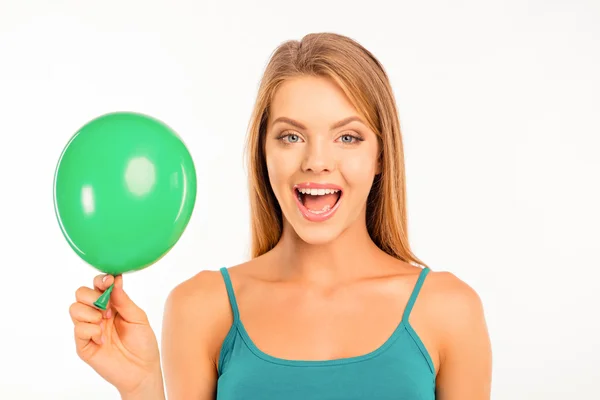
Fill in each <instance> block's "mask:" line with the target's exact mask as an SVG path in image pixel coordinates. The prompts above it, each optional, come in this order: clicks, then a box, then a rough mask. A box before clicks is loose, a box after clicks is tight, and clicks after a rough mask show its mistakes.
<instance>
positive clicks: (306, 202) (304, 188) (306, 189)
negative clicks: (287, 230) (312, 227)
mask: <svg viewBox="0 0 600 400" xmlns="http://www.w3.org/2000/svg"><path fill="white" fill-rule="evenodd" d="M294 194H295V196H294V197H295V199H296V204H297V206H298V209H299V210H300V213H301V214H302V215H303V216H304V218H306V219H307V220H309V221H312V222H322V221H325V220H327V219H329V218H331V217H332V216H333V214H335V212H336V210H337V209H338V207H339V205H340V202H341V199H342V196H343V191H342V189H341V188H340V187H339V186H336V185H328V184H316V183H302V184H299V185H296V186H294Z"/></svg>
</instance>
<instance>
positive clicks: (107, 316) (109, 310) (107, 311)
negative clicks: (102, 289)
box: [104, 308, 112, 319]
mask: <svg viewBox="0 0 600 400" xmlns="http://www.w3.org/2000/svg"><path fill="white" fill-rule="evenodd" d="M111 315H112V309H110V308H109V309H108V310H106V314H104V317H105V318H106V319H108V318H110V316H111Z"/></svg>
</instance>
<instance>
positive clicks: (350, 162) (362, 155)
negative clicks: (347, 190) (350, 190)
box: [339, 152, 377, 190]
mask: <svg viewBox="0 0 600 400" xmlns="http://www.w3.org/2000/svg"><path fill="white" fill-rule="evenodd" d="M376 167H377V165H376V161H375V155H374V154H371V152H357V153H355V154H353V155H351V156H350V157H344V159H343V160H341V161H340V164H339V169H340V172H341V174H342V175H343V176H344V179H345V180H346V182H348V184H349V185H350V186H351V187H354V188H355V189H360V188H361V187H364V188H365V190H369V189H370V187H371V184H372V183H373V179H374V178H375V173H376Z"/></svg>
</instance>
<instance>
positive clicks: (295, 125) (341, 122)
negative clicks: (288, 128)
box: [271, 116, 364, 129]
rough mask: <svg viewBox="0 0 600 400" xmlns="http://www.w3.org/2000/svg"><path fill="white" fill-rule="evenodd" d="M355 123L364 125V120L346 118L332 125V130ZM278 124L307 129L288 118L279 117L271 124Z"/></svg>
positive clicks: (355, 117) (354, 117) (353, 117)
mask: <svg viewBox="0 0 600 400" xmlns="http://www.w3.org/2000/svg"><path fill="white" fill-rule="evenodd" d="M354 121H358V122H360V123H362V124H364V122H363V120H362V119H361V118H359V117H357V116H352V117H348V118H344V119H342V120H340V121H338V122H336V123H334V124H333V125H331V127H330V129H337V128H341V127H342V126H344V125H348V124H349V123H350V122H354ZM278 122H283V123H286V124H290V125H292V126H294V127H296V128H298V129H307V128H306V126H304V125H303V124H301V123H300V122H298V121H295V120H293V119H291V118H287V117H279V118H277V119H275V120H274V121H273V123H272V124H271V126H273V125H275V124H276V123H278Z"/></svg>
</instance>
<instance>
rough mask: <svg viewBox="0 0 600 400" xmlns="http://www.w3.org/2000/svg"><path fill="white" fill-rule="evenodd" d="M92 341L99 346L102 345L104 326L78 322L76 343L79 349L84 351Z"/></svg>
mask: <svg viewBox="0 0 600 400" xmlns="http://www.w3.org/2000/svg"><path fill="white" fill-rule="evenodd" d="M90 340H92V341H94V343H96V344H97V345H102V343H103V340H102V326H101V325H100V324H91V323H87V322H78V323H76V324H75V342H76V345H77V349H78V350H81V349H83V348H84V347H85V346H86V345H87V344H88V343H89V342H90Z"/></svg>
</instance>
